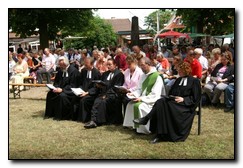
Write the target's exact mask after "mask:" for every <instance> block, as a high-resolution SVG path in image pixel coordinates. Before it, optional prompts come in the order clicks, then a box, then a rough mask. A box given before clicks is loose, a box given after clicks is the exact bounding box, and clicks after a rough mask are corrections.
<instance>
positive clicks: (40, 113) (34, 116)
mask: <svg viewBox="0 0 243 168" xmlns="http://www.w3.org/2000/svg"><path fill="white" fill-rule="evenodd" d="M44 113H45V112H44V111H43V110H40V111H36V112H34V114H33V115H32V116H31V117H32V118H43V117H44Z"/></svg>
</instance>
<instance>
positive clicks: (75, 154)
mask: <svg viewBox="0 0 243 168" xmlns="http://www.w3.org/2000/svg"><path fill="white" fill-rule="evenodd" d="M45 95H46V88H31V89H30V90H28V91H24V92H22V93H21V96H22V97H23V98H22V99H13V98H12V94H10V95H9V159H234V158H235V156H234V114H233V113H224V112H223V109H222V108H218V109H215V108H207V107H204V108H203V109H202V132H201V135H199V136H198V135H197V117H195V119H194V123H193V128H192V130H191V134H190V135H189V137H188V139H187V140H186V141H185V142H177V143H173V142H162V143H159V144H154V145H152V144H150V143H149V141H150V140H151V138H152V137H153V135H138V134H136V133H135V132H134V131H133V130H129V129H123V127H122V126H113V125H109V126H101V127H98V128H96V129H90V130H86V129H84V127H83V124H82V123H77V122H73V121H54V120H52V119H47V120H43V114H44V109H45Z"/></svg>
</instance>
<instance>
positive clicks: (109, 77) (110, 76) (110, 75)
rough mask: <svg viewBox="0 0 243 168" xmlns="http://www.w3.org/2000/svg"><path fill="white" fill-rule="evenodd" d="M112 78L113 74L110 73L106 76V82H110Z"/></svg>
mask: <svg viewBox="0 0 243 168" xmlns="http://www.w3.org/2000/svg"><path fill="white" fill-rule="evenodd" d="M113 76H114V73H113V72H110V74H109V75H108V77H107V80H111V79H112V78H113Z"/></svg>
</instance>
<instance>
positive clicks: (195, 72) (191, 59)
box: [184, 50, 202, 79]
mask: <svg viewBox="0 0 243 168" xmlns="http://www.w3.org/2000/svg"><path fill="white" fill-rule="evenodd" d="M184 62H188V63H189V64H190V65H191V69H192V76H193V77H194V78H198V79H201V77H202V65H201V64H200V62H199V61H198V60H197V59H196V58H195V53H194V51H193V50H188V52H187V56H186V58H185V59H184Z"/></svg>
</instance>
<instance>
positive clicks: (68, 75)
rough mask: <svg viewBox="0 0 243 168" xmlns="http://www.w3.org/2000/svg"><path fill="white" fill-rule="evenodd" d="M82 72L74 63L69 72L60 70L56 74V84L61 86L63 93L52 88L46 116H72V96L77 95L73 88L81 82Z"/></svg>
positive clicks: (47, 98)
mask: <svg viewBox="0 0 243 168" xmlns="http://www.w3.org/2000/svg"><path fill="white" fill-rule="evenodd" d="M80 79H81V78H80V72H79V71H78V70H77V69H76V68H75V67H74V66H72V65H70V66H69V67H68V69H67V72H63V71H62V70H59V71H58V73H57V74H56V77H55V81H54V86H55V87H58V88H61V89H62V90H63V91H62V92H61V93H54V92H53V91H52V90H50V91H49V92H48V93H47V97H46V111H45V118H50V117H54V119H56V120H68V119H70V118H71V115H72V113H71V108H72V103H71V101H72V97H73V96H75V95H74V94H73V92H72V90H71V88H77V87H78V86H79V84H80Z"/></svg>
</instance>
